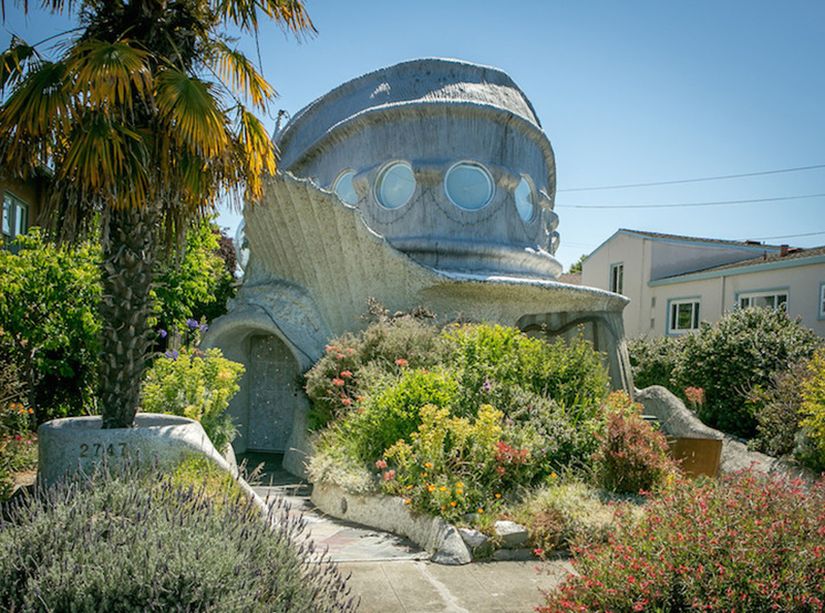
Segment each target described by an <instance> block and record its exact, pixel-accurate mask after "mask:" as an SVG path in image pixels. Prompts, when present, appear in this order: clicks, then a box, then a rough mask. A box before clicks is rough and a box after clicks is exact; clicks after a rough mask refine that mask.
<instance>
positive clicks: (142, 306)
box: [99, 207, 157, 428]
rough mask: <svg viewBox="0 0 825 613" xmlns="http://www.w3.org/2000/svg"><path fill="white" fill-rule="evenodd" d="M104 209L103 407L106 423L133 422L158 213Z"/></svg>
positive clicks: (148, 336) (146, 344)
mask: <svg viewBox="0 0 825 613" xmlns="http://www.w3.org/2000/svg"><path fill="white" fill-rule="evenodd" d="M104 215H105V217H106V219H105V221H104V236H103V261H102V264H101V267H102V277H103V300H102V302H101V308H100V312H101V316H102V321H103V329H102V337H103V338H102V339H101V341H102V342H101V362H100V390H99V391H100V395H99V398H100V411H101V415H102V417H103V427H104V428H129V427H131V426H132V425H133V424H134V420H135V414H136V413H137V411H138V403H139V401H140V383H141V379H142V377H143V370H144V368H145V366H146V358H147V354H148V351H149V348H150V347H151V344H152V330H151V328H150V327H149V325H148V318H149V315H150V314H151V308H152V301H151V298H150V295H149V291H150V289H151V287H152V276H153V269H154V254H155V243H156V241H157V228H156V220H157V216H156V215H155V214H154V211H153V210H152V209H150V208H148V207H146V208H141V209H136V210H125V211H113V210H108V211H106V213H105V214H104Z"/></svg>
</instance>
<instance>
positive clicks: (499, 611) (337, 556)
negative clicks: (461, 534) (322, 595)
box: [255, 471, 571, 613]
mask: <svg viewBox="0 0 825 613" xmlns="http://www.w3.org/2000/svg"><path fill="white" fill-rule="evenodd" d="M267 472H268V474H267V475H266V478H265V479H264V481H265V482H267V483H270V484H271V485H269V486H256V487H255V490H256V491H257V492H258V493H259V494H260V495H261V496H262V497H264V498H266V496H268V495H270V496H271V495H280V496H284V497H286V499H287V500H288V502H289V503H290V505H291V507H292V509H294V510H298V511H300V512H302V513H303V515H304V518H305V519H306V521H307V532H308V534H309V536H310V538H312V539H313V540H314V541H315V542H316V544H317V545H318V546H319V547H322V548H323V547H327V548H328V549H329V554H330V557H331V558H332V560H334V561H336V562H338V565H339V568H340V569H341V571H342V572H343V573H344V574H345V575H347V574H348V575H350V579H349V585H350V587H351V588H352V592H353V594H356V595H358V596H360V597H361V607H360V609H359V611H361V612H362V613H395V612H396V611H398V612H403V613H436V612H445V613H447V612H449V613H508V612H510V611H512V612H516V611H521V612H525V613H529V612H530V611H532V610H533V609H534V608H535V607H536V606H537V605H539V604H541V603H542V601H543V598H542V594H541V590H549V589H552V588H554V587H556V586H557V585H558V584H559V583H560V582H561V581H562V580H563V579H564V577H565V576H566V575H567V574H568V573H569V572H570V571H571V566H570V564H569V563H568V562H567V561H563V560H556V561H549V562H475V563H473V564H467V565H465V566H443V565H440V564H432V563H430V562H429V561H428V558H429V556H428V555H427V553H426V552H425V551H422V550H420V549H419V548H418V547H417V546H416V545H414V544H412V543H411V542H409V541H407V540H405V539H403V538H400V537H398V536H395V535H392V534H388V533H385V532H381V531H378V530H373V529H371V528H366V527H364V526H358V525H356V524H352V523H349V522H344V521H341V520H337V519H334V518H331V517H327V516H325V515H323V514H321V513H320V512H319V511H317V510H316V509H315V508H314V507H313V505H312V503H311V502H310V500H309V493H310V486H308V485H307V484H304V483H301V482H299V481H297V480H296V479H295V478H294V477H291V476H290V475H288V474H287V473H284V472H283V471H273V472H270V471H267Z"/></svg>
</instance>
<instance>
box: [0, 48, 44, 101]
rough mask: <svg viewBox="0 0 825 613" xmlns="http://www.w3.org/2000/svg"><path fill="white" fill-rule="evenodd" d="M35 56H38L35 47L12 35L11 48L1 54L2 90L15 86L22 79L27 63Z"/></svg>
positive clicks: (0, 87) (0, 79)
mask: <svg viewBox="0 0 825 613" xmlns="http://www.w3.org/2000/svg"><path fill="white" fill-rule="evenodd" d="M33 57H34V58H37V57H38V56H37V52H36V51H35V49H34V47H32V46H30V45H28V44H26V42H25V41H23V40H22V39H20V38H18V37H17V36H12V38H11V42H10V43H9V48H8V49H6V50H5V51H4V52H3V55H2V56H0V91H3V90H5V89H6V87H14V86H15V85H17V84H18V83H19V82H20V81H22V79H23V76H24V74H25V72H26V70H25V69H26V64H27V63H28V62H29V60H31V59H32V58H33Z"/></svg>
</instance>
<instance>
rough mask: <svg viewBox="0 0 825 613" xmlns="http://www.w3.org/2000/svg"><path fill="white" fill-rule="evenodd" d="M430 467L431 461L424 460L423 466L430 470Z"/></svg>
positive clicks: (431, 465)
mask: <svg viewBox="0 0 825 613" xmlns="http://www.w3.org/2000/svg"><path fill="white" fill-rule="evenodd" d="M432 467H433V463H432V462H424V468H426V469H427V470H430V469H431V468H432Z"/></svg>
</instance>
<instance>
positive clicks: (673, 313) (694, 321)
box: [665, 296, 702, 336]
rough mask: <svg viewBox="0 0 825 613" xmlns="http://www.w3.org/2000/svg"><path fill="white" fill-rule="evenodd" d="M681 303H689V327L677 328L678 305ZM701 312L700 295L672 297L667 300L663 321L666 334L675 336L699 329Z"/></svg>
mask: <svg viewBox="0 0 825 613" xmlns="http://www.w3.org/2000/svg"><path fill="white" fill-rule="evenodd" d="M683 305H690V307H691V314H690V325H691V327H690V328H679V327H677V324H678V323H679V307H681V306H683ZM701 312H702V297H701V296H694V297H690V298H672V299H670V300H668V301H667V312H666V313H665V317H666V319H665V321H667V334H668V335H669V336H676V335H679V334H687V333H689V332H695V331H696V330H698V329H699V322H700V321H701V319H700V316H701Z"/></svg>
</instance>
